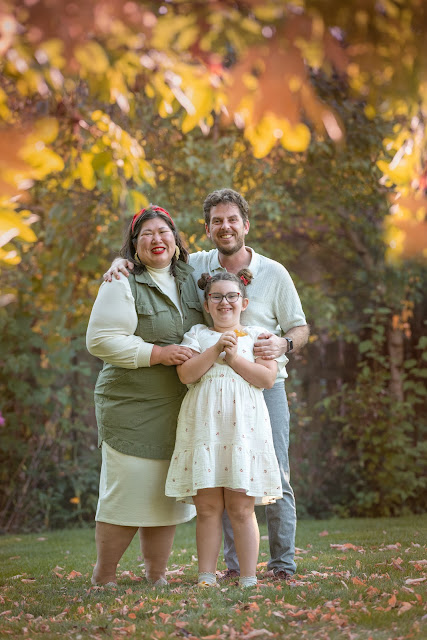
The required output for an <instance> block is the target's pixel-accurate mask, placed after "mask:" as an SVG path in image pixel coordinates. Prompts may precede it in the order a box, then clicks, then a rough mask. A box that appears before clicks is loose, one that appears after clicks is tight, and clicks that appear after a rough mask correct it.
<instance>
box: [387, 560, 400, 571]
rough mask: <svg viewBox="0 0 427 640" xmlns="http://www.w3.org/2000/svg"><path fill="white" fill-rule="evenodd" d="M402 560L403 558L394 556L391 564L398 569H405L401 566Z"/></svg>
mask: <svg viewBox="0 0 427 640" xmlns="http://www.w3.org/2000/svg"><path fill="white" fill-rule="evenodd" d="M402 562H403V560H402V559H401V558H393V559H392V561H391V563H390V566H392V567H394V568H395V569H397V570H398V571H403V567H401V566H400V565H401V563H402Z"/></svg>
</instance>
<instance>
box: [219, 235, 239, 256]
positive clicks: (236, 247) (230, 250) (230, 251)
mask: <svg viewBox="0 0 427 640" xmlns="http://www.w3.org/2000/svg"><path fill="white" fill-rule="evenodd" d="M243 244H244V239H243V238H238V239H237V240H236V244H235V245H234V247H225V248H223V247H221V248H220V247H218V246H217V249H218V251H219V252H220V253H222V255H223V256H234V254H235V253H237V252H238V251H240V249H241V248H242V247H243Z"/></svg>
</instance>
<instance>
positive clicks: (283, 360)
mask: <svg viewBox="0 0 427 640" xmlns="http://www.w3.org/2000/svg"><path fill="white" fill-rule="evenodd" d="M245 329H246V330H247V331H248V333H249V335H250V336H251V337H252V339H253V341H254V343H255V342H256V341H257V340H258V336H260V335H261V334H262V333H271V332H270V331H267V329H263V328H262V327H245ZM258 357H259V356H258ZM274 359H275V360H276V362H277V373H280V372H281V371H285V372H286V365H287V364H288V362H289V358H288V357H287V356H286V355H285V354H284V353H283V354H282V355H281V356H277V358H274ZM255 360H256V358H255Z"/></svg>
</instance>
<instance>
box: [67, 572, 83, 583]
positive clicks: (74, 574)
mask: <svg viewBox="0 0 427 640" xmlns="http://www.w3.org/2000/svg"><path fill="white" fill-rule="evenodd" d="M81 575H82V574H81V573H80V571H74V569H73V570H72V571H71V572H70V573H69V574H68V576H67V580H74V579H75V578H81Z"/></svg>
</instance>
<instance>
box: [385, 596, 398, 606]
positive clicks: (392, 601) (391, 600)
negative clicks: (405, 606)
mask: <svg viewBox="0 0 427 640" xmlns="http://www.w3.org/2000/svg"><path fill="white" fill-rule="evenodd" d="M396 603H397V598H396V595H395V594H393V595H392V596H391V598H390V599H389V601H388V602H387V604H388V605H389V606H390V607H395V606H396Z"/></svg>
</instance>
